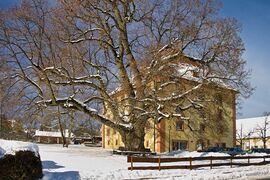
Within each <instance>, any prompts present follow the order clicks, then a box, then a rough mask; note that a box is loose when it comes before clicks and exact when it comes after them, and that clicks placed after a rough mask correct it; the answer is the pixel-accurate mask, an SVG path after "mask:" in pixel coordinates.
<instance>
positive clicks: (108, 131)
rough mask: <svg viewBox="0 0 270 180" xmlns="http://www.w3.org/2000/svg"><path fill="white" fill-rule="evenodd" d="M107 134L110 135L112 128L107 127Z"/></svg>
mask: <svg viewBox="0 0 270 180" xmlns="http://www.w3.org/2000/svg"><path fill="white" fill-rule="evenodd" d="M106 134H107V136H109V135H110V128H107V133H106Z"/></svg>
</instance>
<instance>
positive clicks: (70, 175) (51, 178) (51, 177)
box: [42, 161, 80, 180]
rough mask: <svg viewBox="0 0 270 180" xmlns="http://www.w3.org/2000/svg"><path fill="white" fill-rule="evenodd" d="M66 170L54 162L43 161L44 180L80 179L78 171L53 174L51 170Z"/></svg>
mask: <svg viewBox="0 0 270 180" xmlns="http://www.w3.org/2000/svg"><path fill="white" fill-rule="evenodd" d="M59 168H64V166H61V165H57V164H56V163H55V162H54V161H42V169H43V178H42V179H43V180H63V179H64V180H77V179H80V175H79V172H78V171H63V172H52V171H50V170H53V169H59Z"/></svg>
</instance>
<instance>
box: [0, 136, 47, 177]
mask: <svg viewBox="0 0 270 180" xmlns="http://www.w3.org/2000/svg"><path fill="white" fill-rule="evenodd" d="M0 177H1V178H0V179H1V180H2V179H3V180H17V179H20V180H28V179H40V178H41V177H42V164H41V160H40V156H39V153H38V146H37V145H36V144H33V143H25V142H19V141H6V140H0Z"/></svg>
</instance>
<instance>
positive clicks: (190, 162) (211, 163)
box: [127, 155, 270, 171]
mask: <svg viewBox="0 0 270 180" xmlns="http://www.w3.org/2000/svg"><path fill="white" fill-rule="evenodd" d="M267 158H270V155H267V156H219V157H218V156H217V157H214V156H209V157H183V158H173V157H172V158H171V157H160V156H159V157H139V156H127V162H128V163H130V167H128V170H159V171H160V170H161V169H196V168H201V167H210V169H212V168H213V167H217V166H230V167H232V166H233V165H237V166H250V165H264V164H267V163H270V161H267V160H266V159H267ZM251 159H261V161H260V162H251ZM220 160H221V161H224V162H216V161H220ZM235 160H246V161H245V162H242V161H241V162H236V161H235ZM202 161H208V163H203V164H198V162H202ZM177 162H187V163H186V164H185V165H162V163H166V164H167V163H177ZM194 162H196V163H195V164H194ZM134 163H149V164H150V163H151V165H149V166H134ZM155 163H156V165H155V166H153V164H155Z"/></svg>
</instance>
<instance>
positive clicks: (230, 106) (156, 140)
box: [102, 57, 237, 152]
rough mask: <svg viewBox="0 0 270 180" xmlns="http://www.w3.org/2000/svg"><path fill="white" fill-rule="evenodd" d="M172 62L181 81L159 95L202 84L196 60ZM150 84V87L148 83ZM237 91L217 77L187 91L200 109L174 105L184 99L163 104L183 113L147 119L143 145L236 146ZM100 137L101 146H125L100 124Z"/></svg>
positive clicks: (117, 95)
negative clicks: (177, 66)
mask: <svg viewBox="0 0 270 180" xmlns="http://www.w3.org/2000/svg"><path fill="white" fill-rule="evenodd" d="M175 63H177V64H178V65H179V69H178V72H179V73H180V76H181V78H180V79H181V80H180V81H179V83H178V84H172V85H168V86H167V87H166V89H164V91H163V92H161V93H160V94H159V96H163V97H167V96H169V95H170V94H172V93H174V92H176V91H184V90H185V89H189V87H194V86H195V85H196V84H199V83H201V82H200V80H199V74H198V73H200V71H198V67H199V64H200V61H199V60H196V59H193V58H190V57H185V58H184V59H181V63H179V60H176V61H175ZM181 73H182V74H181ZM154 81H155V83H159V84H160V83H164V82H166V81H168V79H166V78H162V75H160V77H159V78H157V79H155V80H153V82H154ZM149 84H150V85H149V86H151V83H149ZM236 94H237V91H236V90H234V89H232V88H229V87H228V86H226V85H225V84H224V83H223V82H221V81H220V80H213V81H211V82H210V83H205V84H204V83H203V85H202V86H201V87H200V88H198V90H194V91H193V92H192V93H190V94H189V96H190V97H196V98H198V99H200V104H201V106H203V108H202V109H200V110H198V109H196V108H190V109H189V110H187V111H185V112H180V111H181V110H180V109H179V108H177V106H175V104H179V103H182V105H184V104H187V103H188V102H186V100H182V101H181V102H179V101H175V102H172V101H169V102H168V103H165V105H164V109H165V110H164V111H166V112H170V113H175V114H181V113H183V114H184V115H183V116H181V115H180V116H179V117H177V116H175V117H171V118H167V119H162V120H161V121H159V122H158V123H154V122H156V121H153V120H151V119H149V123H148V124H147V126H146V127H144V128H145V131H146V135H145V141H144V145H145V147H146V148H149V149H151V151H155V152H165V151H172V150H178V149H185V150H190V151H193V150H198V149H204V148H207V147H210V146H226V147H232V146H235V142H236V137H235V130H236V124H235V123H236V115H235V114H236V108H235V105H236V103H235V97H236ZM113 96H114V97H115V98H116V99H118V100H119V101H120V100H121V99H122V98H124V97H125V94H124V92H123V91H121V90H118V91H115V92H114V93H113ZM189 103H190V102H189ZM107 115H108V116H110V112H107ZM183 117H189V118H183ZM102 137H103V140H102V142H103V147H104V148H109V149H118V148H119V147H122V146H124V144H123V142H122V140H121V136H120V134H119V133H118V132H117V131H116V130H114V129H112V128H110V127H108V126H105V125H103V126H102Z"/></svg>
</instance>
